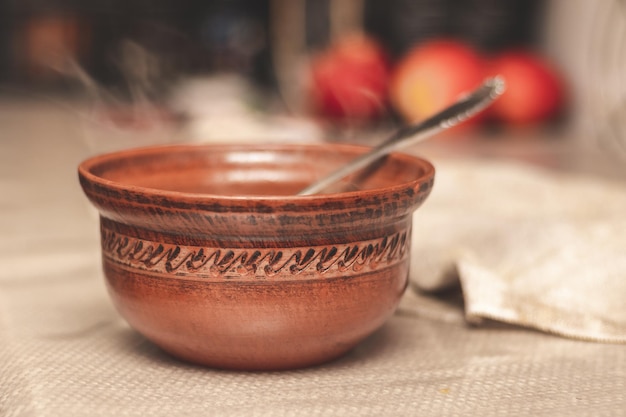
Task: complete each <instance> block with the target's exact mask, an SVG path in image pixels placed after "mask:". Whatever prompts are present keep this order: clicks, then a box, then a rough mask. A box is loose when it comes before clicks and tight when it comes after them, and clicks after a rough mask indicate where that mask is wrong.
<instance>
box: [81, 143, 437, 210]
mask: <svg viewBox="0 0 626 417" xmlns="http://www.w3.org/2000/svg"><path fill="white" fill-rule="evenodd" d="M194 148H196V149H198V150H202V149H215V150H223V151H233V152H235V151H274V152H281V151H282V152H289V151H295V150H298V151H302V150H303V149H320V148H326V149H327V150H328V151H332V150H335V151H341V150H343V151H344V152H355V151H356V152H361V153H364V152H367V151H368V150H370V149H371V147H370V146H367V145H357V144H343V143H330V142H328V143H310V144H302V143H298V144H289V143H282V144H281V143H272V144H262V145H258V144H242V143H237V144H217V143H215V144H212V143H182V144H181V143H179V144H169V145H151V146H142V147H135V148H129V149H124V150H119V151H114V152H107V153H102V154H98V155H94V156H91V157H89V158H87V159H85V160H83V161H82V162H80V163H79V165H78V176H79V179H80V180H81V183H82V181H83V179H84V180H85V181H87V182H88V183H91V184H94V185H98V186H100V187H104V188H108V189H113V190H116V191H125V192H132V193H140V194H144V195H149V196H154V197H160V198H165V199H173V200H178V201H186V202H214V201H233V202H236V201H240V202H241V201H249V202H264V201H265V202H279V201H280V202H282V203H296V202H303V201H310V202H313V201H316V200H328V199H332V200H341V199H343V198H346V199H354V198H355V197H357V196H363V197H365V196H372V195H379V194H381V193H394V192H401V191H402V190H406V189H407V188H415V187H416V186H417V188H419V185H421V184H423V183H425V182H431V181H432V180H433V179H434V176H435V167H434V166H433V164H432V163H431V162H430V161H428V160H427V159H425V158H422V157H419V156H416V155H411V154H407V153H404V152H397V151H396V152H392V153H391V154H390V156H392V157H394V158H399V159H401V160H404V161H406V162H409V163H411V164H417V165H418V166H419V167H420V168H421V169H422V170H423V174H422V175H421V176H419V177H417V178H415V179H413V180H411V181H403V182H400V183H398V184H394V185H390V186H388V187H377V188H370V189H364V190H355V191H343V192H334V193H318V194H310V195H223V194H211V193H192V192H185V191H174V190H163V189H159V188H153V187H145V186H140V185H133V184H125V183H123V182H119V181H113V180H109V179H106V178H103V177H101V176H99V175H96V174H94V173H93V172H92V171H91V170H92V169H93V168H94V167H96V166H97V165H99V164H102V163H104V162H107V161H111V160H115V159H118V158H121V157H124V158H132V157H135V156H139V155H145V154H150V153H155V154H160V153H162V152H163V151H166V150H176V151H185V150H192V149H194Z"/></svg>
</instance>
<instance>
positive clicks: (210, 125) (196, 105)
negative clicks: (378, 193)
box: [172, 74, 322, 143]
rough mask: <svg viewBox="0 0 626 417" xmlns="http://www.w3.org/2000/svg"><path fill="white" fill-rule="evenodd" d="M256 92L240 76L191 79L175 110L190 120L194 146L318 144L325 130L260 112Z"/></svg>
mask: <svg viewBox="0 0 626 417" xmlns="http://www.w3.org/2000/svg"><path fill="white" fill-rule="evenodd" d="M258 101H259V100H258V98H257V96H256V93H255V91H254V89H253V88H252V87H251V86H250V85H249V83H248V82H247V81H246V80H245V79H244V78H242V77H240V76H237V75H231V74H229V75H216V76H210V77H204V78H195V79H189V80H187V81H186V82H185V83H183V85H181V86H180V87H179V89H178V91H177V93H176V94H175V95H174V98H173V100H172V106H173V107H174V108H175V109H177V111H179V112H181V113H183V114H185V115H186V116H187V117H188V121H187V127H186V137H187V138H188V139H189V140H190V141H192V142H224V143H254V142H256V143H258V142H262V143H278V142H315V141H319V140H321V138H322V132H321V129H320V128H319V127H318V126H317V125H316V124H315V123H314V122H313V121H310V120H307V119H303V118H291V117H287V116H278V115H273V114H270V113H266V112H263V111H261V110H260V109H259V105H258Z"/></svg>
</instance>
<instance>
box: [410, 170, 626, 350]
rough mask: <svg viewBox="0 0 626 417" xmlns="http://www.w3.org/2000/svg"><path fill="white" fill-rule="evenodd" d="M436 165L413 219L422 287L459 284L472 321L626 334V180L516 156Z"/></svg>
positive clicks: (608, 336) (584, 334)
mask: <svg viewBox="0 0 626 417" xmlns="http://www.w3.org/2000/svg"><path fill="white" fill-rule="evenodd" d="M437 168H438V174H437V180H436V181H437V184H436V187H435V188H434V190H433V193H432V195H431V197H430V199H429V200H428V201H427V203H426V204H425V205H424V207H423V209H421V210H418V211H417V212H416V213H415V217H414V220H415V229H416V230H417V232H416V233H415V234H414V242H413V249H412V250H413V258H414V268H413V276H412V279H413V282H415V283H416V284H417V286H419V287H420V288H422V289H425V290H430V291H433V290H440V289H442V288H445V287H447V286H450V285H453V284H455V283H458V282H460V284H461V287H462V289H463V295H464V299H465V310H466V315H467V318H468V319H469V320H470V321H473V322H479V321H480V320H481V319H482V318H491V319H495V320H501V321H505V322H510V323H514V324H519V325H523V326H529V327H533V328H536V329H541V330H545V331H549V332H553V333H557V334H560V335H565V336H569V337H574V338H580V339H590V340H598V341H609V342H621V343H624V342H626V304H625V303H624V295H625V294H626V214H625V213H626V185H624V184H623V183H616V182H615V183H613V182H608V181H604V180H602V181H601V180H599V179H591V178H586V177H581V176H575V175H571V174H568V175H564V174H556V173H552V172H548V171H544V170H540V169H538V168H531V167H528V166H523V165H519V164H511V163H510V162H509V163H502V162H500V163H496V162H490V163H485V162H484V161H483V162H469V161H455V162H449V161H444V162H441V163H439V164H438V165H437ZM422 260H423V261H424V267H420V265H421V261H422Z"/></svg>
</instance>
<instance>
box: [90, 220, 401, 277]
mask: <svg viewBox="0 0 626 417" xmlns="http://www.w3.org/2000/svg"><path fill="white" fill-rule="evenodd" d="M410 234H411V230H410V228H409V229H407V230H404V231H401V232H397V233H394V234H392V235H390V236H386V237H383V238H380V239H376V240H368V241H361V242H356V243H351V244H340V245H327V246H311V247H305V248H289V249H284V248H281V249H275V248H267V249H255V248H251V249H241V248H232V249H229V248H211V247H197V246H182V245H175V244H167V243H159V242H152V241H148V240H144V239H138V238H135V237H130V236H125V235H123V234H120V233H118V232H115V231H111V230H109V229H106V228H102V229H101V239H102V253H103V257H104V259H105V261H110V262H114V263H116V264H118V265H121V266H125V267H128V268H132V269H139V270H144V271H149V272H151V273H152V272H155V273H161V274H166V275H172V276H176V277H185V278H197V279H204V280H207V279H208V280H217V281H225V280H229V279H244V280H245V279H249V280H263V279H272V280H293V279H295V278H297V276H299V275H302V277H303V278H304V279H311V278H314V279H317V278H320V279H322V278H324V279H326V278H335V277H340V276H343V275H345V272H347V271H355V272H358V271H365V270H367V269H369V270H371V271H373V270H377V269H379V268H384V267H389V266H392V265H395V264H397V263H400V262H403V261H404V260H405V259H406V258H407V256H408V252H409V244H410V240H411V239H410Z"/></svg>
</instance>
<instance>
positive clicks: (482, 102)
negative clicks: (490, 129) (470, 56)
mask: <svg viewBox="0 0 626 417" xmlns="http://www.w3.org/2000/svg"><path fill="white" fill-rule="evenodd" d="M505 89H506V84H505V82H504V79H502V78H501V77H500V76H497V77H493V78H487V79H486V80H485V82H483V84H482V85H481V86H480V87H478V88H477V89H476V90H474V91H473V92H472V93H471V94H468V95H466V96H464V97H463V98H461V99H460V100H459V101H457V102H456V103H454V104H453V105H451V106H450V107H447V108H446V109H444V110H442V111H440V112H439V113H437V114H435V115H433V116H431V117H429V118H428V119H426V120H424V121H422V122H420V123H418V124H414V125H409V126H405V127H403V128H401V129H399V130H398V131H397V132H395V133H394V134H393V135H392V136H391V137H389V138H388V139H387V140H385V141H384V142H382V143H381V144H380V145H378V146H376V147H374V148H373V149H372V150H371V151H369V152H367V153H365V154H363V155H361V156H359V157H358V158H356V159H354V160H353V161H351V162H350V163H348V164H347V165H345V166H343V167H341V168H340V169H338V170H336V171H333V172H331V173H330V174H329V175H327V176H326V177H324V178H322V179H320V180H318V181H315V182H314V183H313V184H311V185H309V186H307V187H306V188H304V189H302V190H301V191H300V192H299V193H298V195H310V194H316V193H319V192H320V191H322V190H324V189H325V188H326V187H328V186H329V185H331V184H333V183H335V182H337V181H339V180H341V179H342V178H344V177H346V176H348V175H349V174H352V173H353V172H355V171H357V170H359V169H361V168H364V167H366V166H367V165H369V164H371V163H373V162H375V161H377V160H378V159H379V158H382V157H383V156H385V155H387V154H389V153H390V152H392V151H394V150H396V149H398V148H401V147H404V146H407V145H410V144H415V143H417V142H421V141H423V140H424V139H427V138H429V137H431V136H433V135H435V134H437V133H439V132H441V131H443V130H446V129H449V128H451V127H454V126H456V125H458V124H459V123H461V122H464V121H465V120H467V119H469V118H471V117H472V116H474V115H476V114H477V113H479V112H480V111H482V110H484V109H485V108H486V107H487V106H489V105H490V104H491V103H492V102H493V101H494V100H495V99H496V98H498V97H499V96H500V95H502V93H504V91H505Z"/></svg>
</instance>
